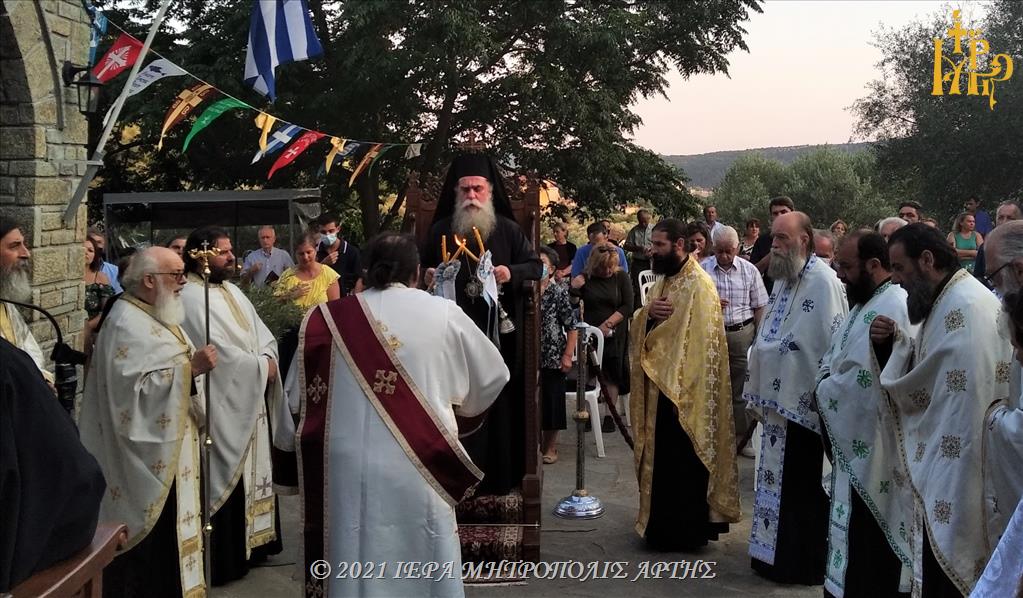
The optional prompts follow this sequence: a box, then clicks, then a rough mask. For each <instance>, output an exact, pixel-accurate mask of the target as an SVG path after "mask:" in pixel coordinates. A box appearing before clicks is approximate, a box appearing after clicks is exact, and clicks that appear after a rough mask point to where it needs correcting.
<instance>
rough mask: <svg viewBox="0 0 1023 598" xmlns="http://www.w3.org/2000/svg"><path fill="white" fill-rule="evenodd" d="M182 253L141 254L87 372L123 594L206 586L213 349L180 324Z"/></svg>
mask: <svg viewBox="0 0 1023 598" xmlns="http://www.w3.org/2000/svg"><path fill="white" fill-rule="evenodd" d="M184 284H185V273H184V265H183V264H182V262H181V258H180V257H179V256H178V255H177V254H176V253H175V252H174V251H173V250H171V249H168V248H166V247H151V248H148V249H145V250H143V251H142V252H140V253H138V254H136V255H135V256H134V257H133V258H132V261H131V264H130V265H129V266H128V269H127V271H126V272H125V275H124V287H125V290H126V292H125V293H124V295H122V296H121V298H120V299H119V300H118V301H116V302H115V303H114V304H113V306H112V307H111V308H110V313H109V314H108V316H107V320H106V323H105V324H104V326H103V327H102V329H101V330H100V332H99V334H98V336H97V338H96V350H95V352H94V353H93V357H92V361H91V363H90V366H89V373H88V376H86V386H85V397H84V400H83V401H82V403H81V412H80V414H79V426H80V431H81V438H82V444H83V445H85V448H87V449H88V450H89V452H90V453H92V455H93V456H94V457H96V460H97V461H98V462H99V465H100V467H101V468H102V470H103V474H104V475H105V476H106V480H107V492H106V494H105V495H104V496H103V502H102V505H101V511H100V519H101V520H104V521H121V522H124V523H125V524H127V526H128V533H129V534H130V535H129V538H128V544H127V545H128V546H131V547H132V548H130V549H129V550H128V551H126V552H124V553H122V554H120V555H119V556H118V557H117V559H115V560H114V562H113V563H112V564H111V565H110V567H108V568H107V570H106V571H105V572H104V576H103V582H104V584H105V585H106V587H107V588H109V590H108V591H113V592H114V593H115V594H116V595H118V596H143V595H152V588H161V589H167V590H168V591H169V592H171V593H174V594H175V595H188V594H189V593H192V592H197V593H201V592H202V591H203V588H204V587H205V585H204V578H203V566H202V558H201V557H200V551H201V545H202V533H201V529H200V527H201V526H200V524H199V520H198V519H196V518H193V517H185V516H184V515H185V513H199V512H201V508H202V506H201V504H200V501H199V481H198V480H199V478H198V473H199V432H198V430H199V426H200V425H201V423H202V421H201V416H200V414H199V409H200V408H199V407H198V406H199V405H201V404H202V403H203V399H204V395H203V384H202V377H201V376H202V375H204V374H207V373H208V372H209V371H210V370H212V369H213V368H214V367H215V366H216V364H217V350H216V349H215V348H214V347H212V346H209V345H207V346H204V347H202V348H201V349H199V350H196V348H195V345H194V344H193V343H191V342H190V341H189V340H188V337H187V336H185V333H184V332H183V331H182V329H181V323H182V322H183V321H184V317H185V309H184V306H183V304H182V301H181V296H180V293H181V289H182V288H183V286H184Z"/></svg>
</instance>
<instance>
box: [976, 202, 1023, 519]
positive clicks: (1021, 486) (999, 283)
mask: <svg viewBox="0 0 1023 598" xmlns="http://www.w3.org/2000/svg"><path fill="white" fill-rule="evenodd" d="M984 254H985V256H986V259H985V269H986V272H985V275H986V276H987V278H988V281H989V282H990V283H991V285H992V286H994V287H995V290H997V291H998V293H999V294H1000V295H1001V296H1002V297H1004V298H1005V299H1004V301H1003V303H1002V306H1003V320H1005V321H1004V322H1003V323H1002V324H1001V326H1000V327H999V332H1000V333H1001V335H1002V337H1003V338H1005V339H1007V340H1009V341H1010V342H1012V343H1013V346H1014V347H1015V348H1016V359H1017V360H1019V359H1020V355H1021V354H1020V347H1021V346H1023V344H1021V343H1023V300H1021V299H1023V292H1021V291H1023V221H1020V220H1013V221H1009V222H1004V223H1002V224H1000V225H998V227H996V228H995V229H994V230H993V231H991V234H990V235H988V238H987V239H986V240H985V242H984ZM1012 373H1013V374H1014V376H1013V377H1012V378H1013V381H1015V382H1017V384H1016V385H1015V387H1013V385H1012V384H1010V392H1009V396H1008V398H1007V399H1006V400H1004V401H995V402H993V403H992V404H991V405H990V406H989V407H988V411H987V415H986V416H985V425H984V470H985V476H984V499H985V503H986V504H987V505H988V509H989V512H990V514H991V516H990V518H989V520H988V526H989V530H988V534H989V535H990V536H991V537H995V538H997V537H998V536H1000V535H1001V534H1002V530H1003V529H1005V527H1006V525H1008V520H1009V517H1010V516H1012V512H1013V505H1015V504H1018V503H1019V502H1020V500H1021V499H1023V401H1021V396H1020V393H1021V389H1020V386H1019V384H1018V382H1019V379H1020V377H1021V376H1020V365H1019V363H1015V364H1013V366H1012Z"/></svg>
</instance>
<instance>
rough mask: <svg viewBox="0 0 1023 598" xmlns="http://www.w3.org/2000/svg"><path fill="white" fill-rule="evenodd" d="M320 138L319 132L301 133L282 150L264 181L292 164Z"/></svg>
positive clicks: (321, 135) (321, 136)
mask: <svg viewBox="0 0 1023 598" xmlns="http://www.w3.org/2000/svg"><path fill="white" fill-rule="evenodd" d="M322 138H323V133H320V132H319V131H306V132H305V133H303V134H302V136H301V137H299V138H298V139H296V140H295V143H292V144H291V146H290V147H288V149H286V150H284V153H283V154H281V156H280V157H279V158H277V161H276V162H274V165H273V166H272V167H271V168H270V172H269V173H268V174H267V175H266V180H268V181H269V180H270V177H272V176H273V175H274V173H275V172H277V171H278V170H280V169H281V168H284V167H285V166H287V165H288V164H291V163H292V162H294V161H295V158H297V157H298V155H299V154H301V153H302V152H304V151H306V149H308V148H309V146H310V145H312V144H314V143H316V142H317V141H319V140H320V139H322Z"/></svg>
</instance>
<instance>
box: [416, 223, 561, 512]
mask: <svg viewBox="0 0 1023 598" xmlns="http://www.w3.org/2000/svg"><path fill="white" fill-rule="evenodd" d="M442 235H447V241H448V242H447V246H448V251H449V252H450V253H454V251H455V250H456V249H457V247H458V246H457V245H456V244H455V242H454V239H453V236H452V231H451V218H450V217H448V218H444V219H442V220H439V221H437V222H436V223H434V225H433V227H432V228H431V229H430V235H429V237H428V238H427V242H426V246H425V247H424V248H422V251H421V256H422V266H423V268H435V267H437V265H439V264H440V262H441V236H442ZM484 245H485V246H486V249H487V250H489V251H490V253H491V255H492V256H493V264H494V267H495V268H496V267H497V266H507V267H508V269H509V270H510V271H511V280H510V281H509V282H506V283H505V284H504V285H503V290H504V292H503V293H502V295H501V305H503V306H504V309H505V311H507V312H508V315H509V317H510V318H512V321H513V322H515V332H513V333H510V334H501V335H500V349H501V356H502V357H503V358H504V362H505V365H507V366H508V370H509V371H510V372H511V381H509V382H508V384H507V385H506V386H505V387H504V390H502V391H501V394H500V396H498V398H497V400H496V401H494V405H493V406H492V407H491V408H490V411H489V412H488V413H487V416H486V421H485V422H484V424H483V425H482V427H480V429H479V430H478V431H477V432H475V433H473V434H471V435H469V436H467V437H465V438H462V439H461V442H462V445H463V446H464V447H465V449H466V451H468V453H469V456H470V457H472V460H473V463H475V464H476V465H477V466H478V467H479V468H480V469H482V470H483V473H484V477H483V481H482V482H481V483H480V485H479V486H478V487H477V488H476V494H477V495H483V494H508V492H509V491H510V490H511V489H512V488H514V487H516V486H518V485H519V483H520V482H521V481H522V476H523V474H524V472H525V413H524V411H525V403H524V395H525V389H524V387H523V384H524V382H525V379H524V367H525V362H524V357H525V351H524V347H523V342H522V331H523V324H522V317H523V313H524V296H523V293H522V283H523V282H524V281H526V280H539V279H540V275H541V273H542V271H543V264H542V263H541V262H540V258H539V257H537V255H536V251H535V250H534V248H533V244H532V243H531V242H530V241H529V239H527V238H526V236H525V235H524V234H523V233H522V229H521V228H520V227H519V225H518V223H516V222H515V221H514V220H511V219H510V218H506V217H504V216H500V215H498V216H497V224H496V226H495V227H494V230H493V232H491V233H490V237H488V238H487V239H485V240H484ZM469 249H471V250H472V252H473V253H474V254H476V255H477V256H478V255H479V248H478V247H477V245H476V241H475V239H472V238H470V239H469ZM467 262H468V263H467ZM475 270H476V264H475V262H473V261H472V260H471V259H467V260H462V267H461V269H460V270H459V271H458V276H457V277H456V279H455V289H456V302H457V303H458V305H459V306H460V307H461V308H462V310H463V311H465V313H466V314H467V315H468V316H469V317H470V318H472V320H473V321H474V322H476V325H477V326H479V327H480V330H483V331H484V332H487V331H488V327H489V328H492V326H490V322H491V312H490V308H489V306H488V305H487V301H486V300H485V299H483V298H482V297H480V298H476V299H473V298H471V297H469V296H467V295H466V294H465V285H466V283H467V282H468V281H469V275H470V271H471V272H473V273H475Z"/></svg>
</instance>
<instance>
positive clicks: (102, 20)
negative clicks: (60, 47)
mask: <svg viewBox="0 0 1023 598" xmlns="http://www.w3.org/2000/svg"><path fill="white" fill-rule="evenodd" d="M85 10H87V11H88V12H89V15H90V16H91V17H92V27H90V37H89V66H92V65H94V64H96V50H98V49H99V42H100V39H101V38H102V37H103V36H104V35H106V33H107V16H106V15H105V14H103V11H102V10H100V9H98V8H96V7H95V6H93V5H92V3H91V2H86V5H85Z"/></svg>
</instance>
